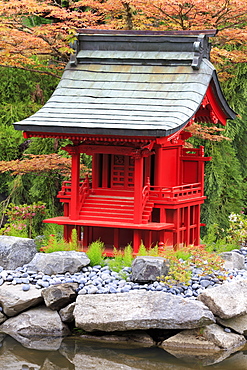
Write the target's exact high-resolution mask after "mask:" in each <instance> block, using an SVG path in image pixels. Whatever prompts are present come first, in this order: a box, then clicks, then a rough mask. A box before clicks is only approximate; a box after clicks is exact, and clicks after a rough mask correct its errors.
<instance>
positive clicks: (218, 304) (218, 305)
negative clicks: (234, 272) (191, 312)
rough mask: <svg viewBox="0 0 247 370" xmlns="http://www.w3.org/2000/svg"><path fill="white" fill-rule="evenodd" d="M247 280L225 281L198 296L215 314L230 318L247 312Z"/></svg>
mask: <svg viewBox="0 0 247 370" xmlns="http://www.w3.org/2000/svg"><path fill="white" fill-rule="evenodd" d="M246 297H247V280H241V281H234V282H230V283H224V284H223V285H221V286H218V287H214V288H211V289H206V290H205V291H204V292H203V293H201V294H200V295H199V296H198V299H199V300H200V301H201V302H203V303H204V304H205V305H206V306H207V307H208V308H209V309H210V310H211V311H212V312H213V314H214V315H216V316H219V317H220V318H222V319H230V318H231V317H234V316H240V315H243V314H245V313H247V299H246Z"/></svg>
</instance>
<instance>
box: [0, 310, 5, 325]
mask: <svg viewBox="0 0 247 370" xmlns="http://www.w3.org/2000/svg"><path fill="white" fill-rule="evenodd" d="M6 320H7V316H5V315H4V313H2V312H0V324H2V323H3V322H4V321H6Z"/></svg>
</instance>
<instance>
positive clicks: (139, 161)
mask: <svg viewBox="0 0 247 370" xmlns="http://www.w3.org/2000/svg"><path fill="white" fill-rule="evenodd" d="M134 158H135V170H134V181H135V182H134V223H135V224H140V223H141V221H142V188H143V157H142V156H141V155H136V156H135V157H134Z"/></svg>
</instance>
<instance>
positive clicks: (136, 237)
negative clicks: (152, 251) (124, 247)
mask: <svg viewBox="0 0 247 370" xmlns="http://www.w3.org/2000/svg"><path fill="white" fill-rule="evenodd" d="M140 245H141V230H134V233H133V252H134V254H137V253H138V251H139V247H140Z"/></svg>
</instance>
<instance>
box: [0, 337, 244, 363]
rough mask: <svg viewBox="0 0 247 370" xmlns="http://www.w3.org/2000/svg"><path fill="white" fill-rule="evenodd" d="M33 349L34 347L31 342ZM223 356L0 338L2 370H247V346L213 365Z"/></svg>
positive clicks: (71, 340) (84, 342)
mask: <svg viewBox="0 0 247 370" xmlns="http://www.w3.org/2000/svg"><path fill="white" fill-rule="evenodd" d="M29 346H32V345H31V344H30V343H29ZM220 355H221V357H218V358H216V357H214V356H209V357H208V358H207V359H206V360H205V359H200V356H198V357H199V358H198V359H197V360H195V359H193V361H192V360H191V357H190V356H191V355H189V354H187V355H186V354H184V357H183V359H178V358H176V357H174V356H172V355H171V354H169V353H167V352H166V351H164V350H162V349H160V348H137V347H133V346H132V347H131V346H119V345H112V344H109V343H107V344H106V343H98V342H97V343H96V342H92V341H88V340H85V339H80V338H79V337H68V338H65V339H64V340H63V341H62V343H61V346H60V348H59V349H57V350H37V349H31V348H26V347H24V346H23V345H21V344H20V343H18V342H17V341H16V340H15V339H13V338H11V337H9V336H5V337H1V339H0V370H65V369H66V370H81V369H89V370H90V369H97V370H120V369H121V370H130V369H132V370H159V369H160V370H186V369H197V370H198V369H207V368H208V369H218V370H246V369H247V347H246V348H244V349H243V350H241V351H239V352H237V353H234V354H233V355H230V356H229V357H227V358H226V359H225V360H223V361H220V362H219V363H215V364H212V363H213V362H214V361H218V360H221V359H223V358H224V356H226V355H227V354H226V353H225V352H222V353H221V354H220ZM220 355H219V356H220ZM210 361H211V362H210ZM210 363H211V364H212V365H210Z"/></svg>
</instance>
